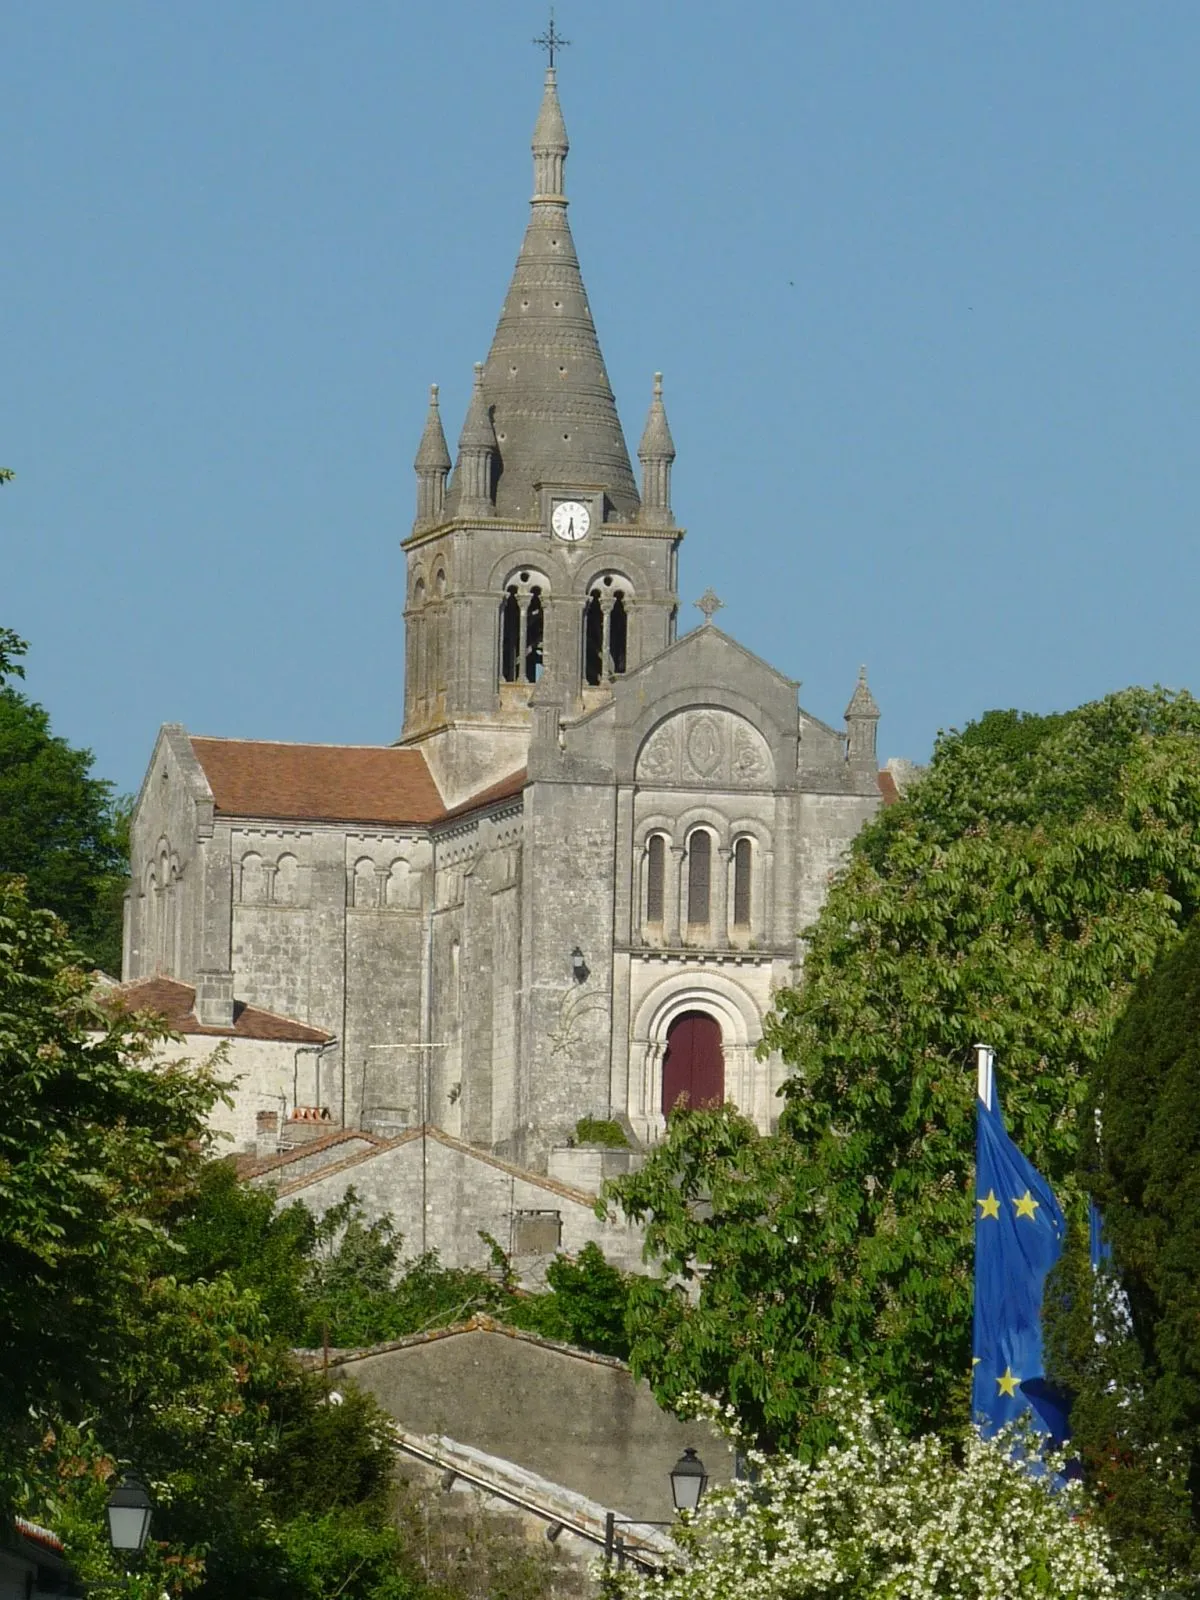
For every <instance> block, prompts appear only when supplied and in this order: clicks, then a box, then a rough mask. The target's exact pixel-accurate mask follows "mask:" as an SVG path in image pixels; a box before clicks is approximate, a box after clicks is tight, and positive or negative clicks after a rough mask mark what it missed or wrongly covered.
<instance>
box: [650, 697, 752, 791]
mask: <svg viewBox="0 0 1200 1600" xmlns="http://www.w3.org/2000/svg"><path fill="white" fill-rule="evenodd" d="M634 775H635V777H636V779H637V781H638V782H639V783H651V784H657V783H664V784H676V783H677V784H687V785H689V786H697V785H699V786H702V787H704V788H709V789H771V788H774V785H775V763H774V761H773V760H772V759H771V749H770V746H769V745H768V744H767V741H766V740H765V739H764V738H763V736H762V734H761V733H760V732H759V731H758V729H757V728H756V727H755V726H754V725H753V723H750V722H747V721H746V719H745V717H739V716H738V715H737V714H736V713H735V712H733V711H724V710H721V709H720V708H719V707H715V706H714V707H703V708H698V709H695V710H690V711H677V712H676V713H675V714H674V716H670V717H668V718H667V719H666V720H665V721H664V722H660V723H659V724H658V726H657V727H656V728H654V729H653V730H652V731H651V732H650V733H649V734H648V735H647V737H646V740H645V742H644V743H643V745H642V748H641V750H639V752H638V758H637V765H636V767H635V773H634Z"/></svg>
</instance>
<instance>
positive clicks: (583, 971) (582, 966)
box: [571, 945, 588, 983]
mask: <svg viewBox="0 0 1200 1600" xmlns="http://www.w3.org/2000/svg"><path fill="white" fill-rule="evenodd" d="M571 976H572V977H573V978H574V979H575V982H576V983H583V982H585V980H586V979H587V976H588V964H587V962H586V961H585V960H584V959H583V951H582V950H581V949H580V948H579V946H578V945H576V946H575V948H574V950H572V951H571Z"/></svg>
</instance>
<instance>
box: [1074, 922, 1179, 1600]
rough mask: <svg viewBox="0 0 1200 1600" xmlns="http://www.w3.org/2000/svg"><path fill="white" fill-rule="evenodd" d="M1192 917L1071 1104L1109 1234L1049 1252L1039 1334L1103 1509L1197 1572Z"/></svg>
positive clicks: (1134, 1540) (1132, 1539)
mask: <svg viewBox="0 0 1200 1600" xmlns="http://www.w3.org/2000/svg"><path fill="white" fill-rule="evenodd" d="M1198 1084H1200V920H1197V921H1194V922H1193V923H1192V925H1191V927H1190V928H1189V930H1188V932H1187V934H1186V936H1185V937H1184V939H1183V940H1182V942H1181V943H1180V944H1179V945H1178V946H1177V947H1176V948H1175V949H1174V950H1172V951H1170V953H1169V954H1168V955H1166V956H1165V957H1164V959H1163V960H1162V961H1161V962H1160V963H1159V965H1158V966H1157V967H1156V969H1155V970H1154V972H1153V973H1152V974H1151V975H1150V976H1149V977H1147V978H1146V979H1145V980H1144V981H1143V983H1142V984H1141V985H1140V986H1139V988H1138V990H1137V992H1136V993H1135V995H1134V996H1133V999H1132V1000H1131V1001H1130V1004H1129V1006H1128V1009H1127V1010H1126V1012H1125V1014H1124V1016H1123V1017H1122V1019H1121V1022H1120V1025H1119V1027H1118V1028H1117V1030H1116V1032H1115V1033H1114V1035H1113V1039H1112V1042H1111V1044H1110V1045H1109V1048H1108V1050H1107V1051H1106V1052H1105V1054H1104V1056H1103V1058H1102V1060H1101V1062H1100V1063H1099V1066H1098V1067H1097V1069H1096V1071H1095V1072H1094V1074H1093V1075H1092V1080H1091V1086H1090V1092H1089V1095H1088V1097H1087V1099H1086V1100H1085V1101H1084V1104H1083V1105H1082V1107H1081V1109H1080V1117H1079V1126H1080V1130H1081V1141H1080V1145H1081V1148H1080V1165H1079V1171H1080V1178H1081V1180H1082V1182H1083V1184H1084V1185H1085V1186H1086V1187H1087V1189H1088V1190H1089V1191H1090V1192H1091V1194H1092V1195H1093V1196H1094V1198H1095V1200H1096V1202H1097V1204H1098V1205H1099V1207H1100V1209H1101V1212H1102V1214H1103V1217H1104V1221H1105V1226H1106V1230H1107V1234H1108V1236H1109V1238H1110V1240H1111V1244H1112V1251H1113V1263H1112V1268H1111V1270H1108V1271H1105V1272H1102V1273H1101V1274H1099V1275H1095V1274H1093V1272H1092V1270H1091V1267H1090V1262H1089V1256H1088V1250H1087V1240H1086V1238H1084V1237H1083V1236H1082V1234H1081V1235H1080V1236H1079V1237H1077V1238H1076V1240H1075V1241H1074V1248H1073V1249H1072V1250H1071V1251H1070V1252H1069V1254H1068V1257H1067V1260H1066V1261H1065V1262H1064V1265H1063V1270H1062V1274H1061V1278H1062V1282H1061V1284H1060V1293H1059V1295H1058V1296H1056V1297H1055V1299H1054V1303H1055V1305H1056V1307H1058V1312H1057V1315H1056V1317H1055V1321H1054V1324H1053V1327H1052V1339H1051V1345H1052V1350H1053V1353H1054V1356H1055V1359H1056V1363H1057V1367H1058V1371H1059V1373H1060V1375H1061V1376H1062V1377H1063V1378H1064V1379H1065V1380H1066V1381H1067V1382H1068V1383H1069V1385H1070V1387H1071V1388H1072V1389H1073V1390H1074V1391H1075V1393H1076V1399H1075V1403H1074V1407H1073V1410H1072V1424H1073V1432H1074V1437H1075V1443H1076V1446H1077V1448H1078V1450H1079V1453H1080V1455H1081V1458H1082V1459H1083V1461H1084V1464H1085V1468H1086V1470H1087V1472H1088V1475H1089V1477H1090V1478H1091V1479H1092V1481H1093V1482H1094V1483H1095V1485H1096V1486H1097V1488H1098V1490H1099V1491H1100V1493H1101V1495H1102V1498H1103V1504H1104V1506H1105V1514H1106V1520H1107V1522H1108V1525H1109V1526H1110V1528H1111V1529H1112V1531H1113V1534H1114V1536H1115V1537H1116V1538H1118V1539H1119V1540H1120V1541H1121V1542H1122V1544H1123V1545H1125V1546H1126V1547H1129V1548H1137V1549H1138V1550H1139V1551H1140V1552H1141V1553H1142V1556H1143V1559H1149V1558H1152V1557H1153V1556H1154V1555H1157V1556H1159V1557H1163V1556H1166V1557H1168V1558H1170V1559H1171V1560H1173V1561H1174V1562H1175V1563H1178V1564H1180V1565H1183V1564H1186V1565H1188V1566H1189V1567H1190V1568H1191V1570H1192V1571H1193V1572H1195V1573H1200V1109H1198V1106H1197V1085H1198Z"/></svg>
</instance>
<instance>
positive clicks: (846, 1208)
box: [611, 689, 1200, 1444]
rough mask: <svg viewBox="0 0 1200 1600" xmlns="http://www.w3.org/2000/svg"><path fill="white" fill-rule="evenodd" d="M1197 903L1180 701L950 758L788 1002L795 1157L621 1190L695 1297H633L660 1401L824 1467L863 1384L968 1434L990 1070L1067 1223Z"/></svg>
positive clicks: (853, 877) (912, 798)
mask: <svg viewBox="0 0 1200 1600" xmlns="http://www.w3.org/2000/svg"><path fill="white" fill-rule="evenodd" d="M1198 901H1200V706H1198V705H1197V703H1196V701H1194V700H1193V699H1191V697H1190V696H1187V695H1184V694H1178V695H1177V694H1172V693H1168V692H1167V691H1163V690H1141V689H1130V690H1126V691H1123V692H1122V693H1120V694H1115V695H1111V696H1109V697H1108V698H1107V699H1105V700H1102V701H1098V702H1096V703H1094V704H1091V705H1087V706H1083V707H1081V708H1080V709H1079V710H1077V711H1074V712H1071V713H1068V714H1065V715H1063V716H1061V717H1056V718H1045V719H1038V718H1022V717H1020V716H1018V715H1017V714H1016V713H999V714H995V713H994V714H992V715H991V716H989V717H987V718H984V719H983V720H982V721H981V722H980V723H979V724H977V725H975V726H974V727H972V728H970V729H968V730H966V731H965V732H963V733H951V734H948V735H946V736H944V737H943V738H942V739H940V740H939V743H938V746H937V749H936V752H935V755H934V760H933V763H932V765H931V767H930V769H929V771H928V772H927V773H926V774H925V775H924V776H923V777H922V778H921V780H920V781H919V782H918V783H917V784H915V785H914V787H913V788H912V790H911V791H910V792H909V794H908V795H907V797H906V798H905V799H904V800H903V801H902V802H901V803H900V804H898V805H896V806H894V807H892V808H890V809H889V811H887V812H886V813H884V814H883V815H882V816H881V817H880V818H879V819H878V820H877V821H875V822H874V823H872V824H871V825H870V826H869V827H868V828H866V829H865V830H864V831H863V833H862V834H861V835H860V837H859V839H858V840H857V841H856V843H855V845H854V847H853V849H852V851H851V855H850V859H849V862H848V865H847V867H846V869H845V871H844V872H843V873H842V874H841V876H840V878H839V879H838V881H837V882H836V883H835V884H834V885H833V887H832V889H831V892H830V896H829V899H828V901H827V903H826V906H825V908H824V910H823V912H822V914H821V916H820V918H819V919H818V921H817V923H816V924H815V926H814V927H813V928H812V929H811V930H810V933H809V940H810V945H809V951H808V955H807V957H806V963H805V971H804V979H803V983H802V985H801V986H800V987H799V988H797V989H789V990H784V991H782V992H781V993H780V994H779V995H778V996H777V1003H776V1010H775V1012H774V1013H773V1015H772V1017H771V1018H770V1019H769V1021H768V1025H767V1029H766V1036H765V1040H764V1046H765V1048H767V1049H770V1050H777V1051H779V1052H780V1053H781V1054H782V1056H783V1058H784V1060H785V1061H786V1062H787V1063H788V1064H789V1066H790V1067H791V1069H792V1075H791V1078H790V1080H789V1082H788V1084H787V1086H786V1090H785V1093H786V1095H787V1107H786V1110H785V1113H784V1116H783V1119H782V1125H781V1131H780V1133H779V1135H777V1136H775V1137H772V1138H768V1139H760V1138H759V1137H758V1136H757V1135H756V1134H755V1133H754V1130H753V1129H752V1128H751V1127H750V1126H749V1124H747V1123H746V1122H745V1121H744V1120H743V1119H741V1118H739V1117H738V1116H736V1114H734V1113H732V1112H729V1111H723V1112H719V1113H699V1112H688V1113H684V1114H677V1115H676V1116H675V1117H674V1118H673V1119H672V1123H671V1127H670V1130H669V1135H668V1138H667V1139H666V1140H665V1141H664V1143H663V1145H661V1146H660V1147H659V1149H658V1150H657V1151H656V1153H655V1154H654V1155H653V1156H652V1158H651V1160H650V1161H649V1163H648V1164H647V1166H646V1167H645V1169H644V1170H643V1171H642V1172H641V1173H638V1174H636V1175H634V1176H633V1177H630V1178H626V1179H621V1180H619V1181H617V1182H616V1183H614V1184H613V1185H611V1192H612V1194H613V1195H614V1196H615V1198H616V1199H617V1201H618V1202H619V1203H620V1205H621V1206H622V1207H623V1208H624V1209H625V1210H626V1212H627V1213H629V1214H630V1215H631V1216H633V1217H635V1218H638V1219H639V1220H641V1219H645V1220H648V1221H650V1223H651V1233H650V1239H651V1244H652V1247H653V1248H654V1249H655V1250H656V1251H657V1252H658V1253H659V1254H660V1255H661V1258H662V1264H663V1266H664V1267H665V1268H666V1270H667V1271H668V1272H669V1273H677V1274H678V1276H679V1279H680V1286H679V1287H672V1286H670V1285H669V1284H664V1283H656V1282H653V1281H650V1282H643V1283H639V1284H637V1285H636V1286H635V1291H634V1298H633V1303H632V1305H631V1311H630V1319H631V1320H630V1330H631V1335H632V1359H633V1362H634V1364H635V1367H637V1368H638V1369H639V1370H641V1371H643V1372H645V1373H646V1374H647V1375H648V1376H650V1378H651V1380H652V1381H653V1383H654V1384H655V1387H656V1390H657V1392H658V1393H659V1394H660V1395H661V1396H663V1397H664V1398H665V1399H667V1400H671V1399H673V1398H675V1397H676V1396H677V1395H678V1394H679V1393H680V1392H682V1390H683V1389H685V1388H688V1387H694V1388H698V1389H706V1390H708V1391H709V1392H711V1393H715V1394H717V1395H719V1396H720V1397H722V1398H723V1399H727V1400H730V1401H732V1402H733V1403H734V1404H735V1405H736V1406H737V1408H738V1410H739V1412H740V1413H741V1415H742V1416H743V1417H744V1418H745V1419H746V1421H747V1423H748V1424H749V1425H750V1427H751V1429H752V1431H753V1432H754V1433H755V1434H756V1435H757V1436H758V1437H759V1438H760V1439H761V1440H763V1441H764V1442H769V1443H777V1442H778V1443H787V1442H800V1443H807V1444H811V1443H812V1442H813V1437H812V1436H811V1427H812V1424H810V1422H809V1420H808V1419H809V1418H810V1417H811V1416H812V1415H813V1414H814V1401H815V1395H816V1393H817V1389H818V1386H819V1384H820V1382H821V1381H822V1378H823V1376H825V1375H827V1374H828V1373H829V1371H830V1370H831V1368H832V1364H833V1363H834V1362H836V1361H838V1360H840V1359H845V1358H849V1359H851V1360H852V1361H853V1362H854V1363H855V1364H856V1365H857V1366H859V1367H861V1369H862V1370H863V1371H864V1372H865V1373H866V1374H868V1376H869V1381H870V1382H871V1384H872V1387H873V1388H874V1389H875V1391H876V1392H877V1393H878V1394H880V1395H881V1396H884V1397H885V1398H886V1399H887V1402H888V1404H889V1405H890V1407H891V1408H892V1409H893V1412H894V1414H895V1416H896V1417H897V1419H898V1420H899V1421H900V1423H901V1424H902V1426H903V1427H904V1428H906V1429H910V1430H919V1429H924V1428H931V1427H941V1428H943V1429H945V1428H956V1427H959V1428H961V1427H962V1426H963V1424H964V1422H965V1419H966V1417H967V1415H968V1408H969V1403H968V1400H967V1387H966V1377H967V1373H968V1371H969V1365H970V1344H969V1339H970V1326H969V1324H970V1300H971V1254H970V1252H971V1217H972V1208H971V1205H970V1202H969V1194H970V1179H971V1172H972V1150H973V1076H972V1070H971V1062H972V1047H973V1045H974V1043H975V1042H976V1040H978V1039H985V1040H987V1041H988V1042H989V1043H991V1044H993V1045H994V1046H995V1047H996V1048H997V1051H998V1057H999V1062H1000V1066H1001V1072H1002V1085H1003V1093H1004V1104H1005V1111H1006V1115H1007V1117H1008V1120H1009V1124H1010V1127H1011V1129H1012V1131H1013V1134H1014V1137H1015V1138H1016V1139H1017V1141H1018V1143H1019V1144H1020V1145H1021V1147H1022V1148H1023V1149H1024V1150H1025V1151H1026V1152H1027V1154H1029V1156H1030V1157H1031V1159H1033V1160H1034V1161H1035V1163H1036V1164H1037V1165H1038V1166H1039V1167H1040V1169H1041V1170H1042V1171H1043V1172H1045V1173H1046V1175H1047V1176H1048V1177H1049V1178H1050V1180H1051V1181H1052V1182H1053V1183H1055V1185H1056V1186H1057V1187H1059V1189H1060V1190H1064V1189H1065V1190H1066V1191H1067V1194H1068V1198H1069V1196H1070V1193H1071V1192H1077V1183H1076V1180H1075V1177H1074V1171H1075V1161H1076V1153H1077V1145H1078V1136H1077V1133H1076V1127H1077V1123H1076V1116H1075V1113H1076V1109H1077V1108H1078V1107H1079V1105H1080V1104H1081V1102H1082V1101H1083V1098H1084V1096H1085V1092H1086V1081H1087V1074H1088V1073H1089V1071H1090V1070H1091V1069H1092V1068H1093V1067H1094V1066H1095V1065H1096V1063H1097V1062H1098V1061H1099V1060H1100V1059H1101V1057H1102V1056H1103V1053H1104V1051H1105V1049H1106V1047H1107V1045H1108V1042H1109V1039H1110V1037H1111V1035H1112V1031H1113V1028H1114V1026H1115V1024H1116V1021H1117V1018H1118V1017H1119V1015H1120V1013H1121V1010H1122V1008H1123V1006H1124V1004H1125V1001H1126V999H1127V997H1128V995H1129V992H1130V989H1131V986H1132V984H1133V983H1134V982H1135V981H1136V980H1137V979H1138V978H1139V977H1140V976H1141V975H1142V974H1143V973H1145V972H1147V971H1148V970H1149V969H1150V968H1151V967H1152V965H1153V964H1154V961H1155V959H1156V958H1157V956H1158V954H1159V952H1160V951H1161V950H1163V949H1164V948H1165V947H1167V946H1169V945H1170V944H1171V943H1172V942H1173V941H1174V940H1175V938H1176V937H1177V935H1178V930H1179V928H1180V927H1181V926H1182V925H1183V924H1184V923H1186V921H1187V920H1188V919H1189V918H1190V917H1191V915H1192V913H1193V911H1194V910H1195V908H1196V906H1197V903H1198ZM697 1282H698V1283H699V1294H698V1298H697V1303H695V1304H693V1303H691V1302H690V1301H689V1300H688V1298H687V1296H686V1293H685V1290H684V1286H686V1285H687V1284H689V1283H692V1284H695V1283H697Z"/></svg>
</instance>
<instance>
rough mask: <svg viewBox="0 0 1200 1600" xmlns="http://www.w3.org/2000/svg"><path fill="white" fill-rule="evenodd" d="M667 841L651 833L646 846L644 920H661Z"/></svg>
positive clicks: (664, 892) (664, 895)
mask: <svg viewBox="0 0 1200 1600" xmlns="http://www.w3.org/2000/svg"><path fill="white" fill-rule="evenodd" d="M666 880H667V841H666V840H665V839H664V838H663V836H662V834H661V833H655V834H651V836H650V842H649V844H648V846H647V848H646V921H647V922H661V921H662V919H663V906H664V903H665V901H666Z"/></svg>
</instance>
